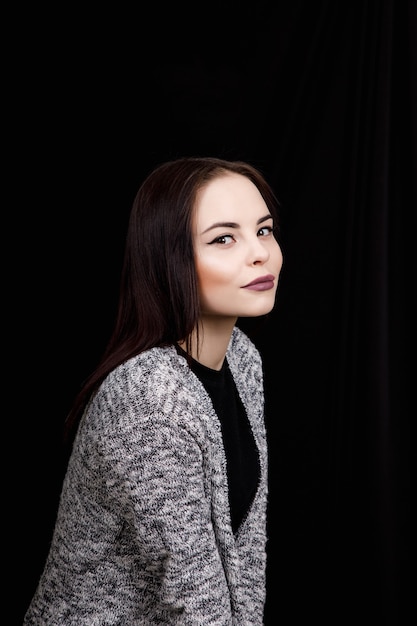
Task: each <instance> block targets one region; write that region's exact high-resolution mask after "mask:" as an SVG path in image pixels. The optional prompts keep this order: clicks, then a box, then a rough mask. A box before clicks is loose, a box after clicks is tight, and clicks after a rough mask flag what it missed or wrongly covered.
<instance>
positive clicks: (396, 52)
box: [3, 0, 417, 626]
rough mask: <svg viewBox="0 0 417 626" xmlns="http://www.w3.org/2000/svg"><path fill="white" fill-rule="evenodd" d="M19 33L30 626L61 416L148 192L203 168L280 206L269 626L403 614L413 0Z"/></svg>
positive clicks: (13, 404) (20, 419)
mask: <svg viewBox="0 0 417 626" xmlns="http://www.w3.org/2000/svg"><path fill="white" fill-rule="evenodd" d="M43 11H44V12H43ZM11 25H12V26H13V35H14V36H12V37H10V38H9V44H10V47H9V54H8V55H6V66H7V70H8V71H7V79H8V80H9V81H10V89H9V90H8V97H7V101H8V103H9V104H10V111H9V112H8V117H7V119H6V128H7V135H8V139H10V148H9V151H8V154H7V157H8V159H7V160H8V164H9V165H11V171H12V174H13V175H11V176H10V182H11V183H12V193H11V194H10V195H9V200H8V202H11V205H10V208H9V210H8V211H6V213H7V215H9V216H10V217H12V222H13V225H12V226H11V227H10V228H7V229H6V231H5V235H4V236H5V241H4V245H5V247H6V248H7V246H9V248H7V249H9V250H10V246H11V248H12V252H8V256H9V267H11V269H12V270H13V271H12V272H11V276H12V286H11V288H10V291H9V293H10V299H9V300H7V303H8V304H10V306H7V310H8V311H9V312H11V314H12V318H13V319H12V320H11V321H12V323H13V326H14V327H15V329H16V330H14V331H13V332H9V330H8V328H5V334H6V337H5V343H7V344H9V345H10V344H11V346H12V355H13V358H11V359H10V361H9V363H10V367H9V368H8V369H9V370H10V373H11V384H10V386H9V384H8V383H7V384H6V389H5V393H6V395H7V397H8V399H9V400H8V403H7V406H8V408H7V410H6V411H5V413H6V416H8V417H7V420H8V423H12V425H13V426H15V427H16V434H15V435H13V440H12V441H11V442H10V444H11V450H8V445H9V443H8V442H9V439H8V438H7V439H6V442H5V445H4V453H3V454H4V458H5V459H8V458H9V456H10V454H11V455H12V459H13V461H12V465H10V460H9V461H7V467H11V471H10V476H11V479H9V478H8V475H6V483H7V485H9V484H12V493H13V496H12V499H11V502H12V504H11V506H10V507H6V511H7V513H6V518H7V519H8V520H10V522H11V529H10V533H8V534H7V535H6V536H5V541H6V543H8V541H9V537H10V540H11V541H10V544H9V546H10V547H9V548H8V551H9V552H10V553H11V554H12V566H11V570H10V571H12V572H13V575H12V576H11V577H10V578H9V577H8V582H9V581H10V584H11V587H12V591H13V593H12V591H11V595H10V605H11V607H12V608H11V610H10V612H11V613H12V614H13V615H16V617H17V620H16V623H21V620H22V619H23V614H24V612H25V610H26V608H27V605H28V603H29V600H30V597H31V595H32V593H33V592H34V588H35V586H36V582H37V580H38V578H39V575H40V572H41V570H42V566H43V562H44V559H45V556H46V553H47V549H48V545H49V541H50V538H51V533H52V527H53V522H54V519H55V514H56V508H57V503H58V498H59V492H60V487H61V482H62V478H63V475H64V471H65V464H66V458H67V457H66V452H65V450H64V449H63V447H62V444H61V429H62V425H63V421H64V418H65V415H66V412H67V410H68V408H69V405H70V402H71V399H72V397H73V395H74V394H75V392H76V391H77V389H78V387H79V385H80V384H81V382H82V381H83V380H84V378H85V377H86V376H87V374H88V373H89V372H90V370H91V369H92V368H93V367H94V365H95V363H96V361H97V359H98V357H99V355H100V353H101V350H102V349H103V347H104V343H105V341H106V340H107V338H108V334H109V332H110V328H111V325H112V322H113V316H114V312H115V305H116V298H117V290H118V278H119V272H120V268H121V257H122V251H123V245H124V236H125V231H126V226H127V218H128V214H129V211H130V207H131V204H132V201H133V198H134V195H135V193H136V190H137V188H138V186H139V185H140V183H141V182H142V180H143V179H144V177H145V176H146V174H147V173H148V172H149V171H150V170H151V169H152V168H153V167H154V166H155V165H157V164H159V163H160V162H162V161H164V160H166V159H170V158H175V157H177V156H188V155H212V156H222V157H225V158H239V159H244V160H248V161H250V162H251V163H253V164H254V165H255V166H257V167H259V169H261V170H262V171H263V172H264V174H265V175H266V177H267V179H268V180H269V182H270V183H271V184H272V186H273V188H274V190H275V192H276V194H277V196H278V198H279V200H280V204H281V208H280V215H281V239H282V247H283V253H284V267H283V271H282V274H281V279H280V285H279V291H278V299H277V306H276V309H275V310H274V312H273V313H272V314H271V315H270V316H269V318H268V319H267V320H266V323H265V324H264V325H262V327H259V326H258V325H257V324H253V323H251V322H249V321H245V322H243V321H242V322H241V325H242V326H243V327H244V328H245V330H247V331H248V333H250V334H251V336H252V337H253V339H254V341H255V343H256V344H257V345H258V347H259V349H260V350H261V352H262V355H263V357H264V363H265V372H266V373H265V392H266V417H267V427H268V433H269V442H270V508H269V518H268V523H269V544H268V599H267V607H266V615H265V624H268V625H269V624H271V625H275V624H282V625H283V626H290V625H298V624H304V623H306V622H307V621H310V620H311V621H313V620H314V621H318V622H319V623H321V624H322V625H323V624H324V625H327V624H328V625H329V626H330V625H332V626H334V625H335V624H337V625H345V624H346V625H347V624H349V625H350V624H355V625H360V624H367V625H368V624H379V625H380V624H382V625H385V624H386V625H387V626H395V625H403V624H409V623H411V622H412V621H413V619H412V618H411V615H413V614H414V615H415V607H414V604H413V605H412V604H411V595H412V591H415V582H416V581H415V578H414V579H413V573H412V570H411V565H414V563H415V561H414V552H413V551H412V545H413V538H412V530H414V528H413V526H412V520H411V501H412V497H413V496H415V480H414V473H415V461H414V458H415V455H414V449H413V442H414V440H413V432H414V422H415V419H416V416H417V411H416V398H415V381H416V366H415V352H416V329H415V326H416V319H417V317H416V311H417V307H416V276H417V273H416V255H415V239H416V232H417V231H416V225H417V224H416V222H417V220H416V213H417V211H416V206H417V202H416V201H417V183H416V179H417V176H416V173H417V168H416V147H417V142H416V111H417V106H416V104H417V100H416V77H417V63H416V41H417V37H416V35H417V24H416V2H413V1H412V0H410V1H408V2H407V1H405V2H398V3H395V2H394V0H381V1H380V2H376V1H374V2H371V1H366V0H365V1H363V2H357V3H356V2H343V1H342V2H331V1H327V2H326V1H319V2H308V1H307V0H294V1H293V2H286V3H284V2H280V1H278V2H271V1H266V0H264V1H262V0H261V1H259V2H257V3H252V4H245V5H243V4H241V3H237V2H218V1H212V2H211V3H210V4H208V5H207V4H206V5H198V4H195V3H194V4H190V5H188V4H187V3H167V4H164V3H154V5H153V6H152V7H149V6H148V7H146V8H144V7H141V6H140V5H139V6H138V8H137V9H135V10H132V9H131V8H130V9H129V10H128V9H126V8H123V7H121V6H120V4H118V5H117V6H116V5H111V4H110V5H106V7H104V6H98V7H97V9H96V10H93V9H86V7H80V8H78V7H75V6H70V5H68V6H66V7H65V6H60V7H59V8H57V7H55V8H54V7H52V8H51V7H50V8H48V10H46V9H42V8H40V7H38V6H37V7H29V8H26V9H25V11H23V9H22V12H21V13H20V14H19V15H18V16H16V17H15V18H14V19H13V20H12V24H11ZM7 182H9V180H8V181H7ZM9 237H10V240H9V241H7V240H8V239H9ZM156 253H157V251H156ZM12 383H13V384H12ZM9 420H10V421H9ZM7 455H9V456H7ZM414 499H415V498H414ZM9 512H10V515H9V514H8V513H9ZM413 570H414V572H415V567H414V568H413ZM12 598H13V599H12ZM6 600H7V598H6ZM11 619H12V618H11ZM11 619H10V620H8V623H12V622H11Z"/></svg>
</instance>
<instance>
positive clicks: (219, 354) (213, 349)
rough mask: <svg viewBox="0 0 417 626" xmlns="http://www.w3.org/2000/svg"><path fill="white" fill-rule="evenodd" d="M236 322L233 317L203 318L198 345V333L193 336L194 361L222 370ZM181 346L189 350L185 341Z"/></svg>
mask: <svg viewBox="0 0 417 626" xmlns="http://www.w3.org/2000/svg"><path fill="white" fill-rule="evenodd" d="M236 321H237V318H232V317H225V318H220V317H218V316H210V315H208V316H203V317H202V318H201V321H200V326H199V331H198V345H197V333H196V332H193V333H192V336H191V356H192V357H193V359H195V360H196V361H198V362H199V363H201V364H202V365H205V366H206V367H210V368H211V369H214V370H220V369H221V367H222V365H223V362H224V358H225V356H226V351H227V348H228V346H229V342H230V337H231V335H232V331H233V328H234V326H235V324H236ZM179 345H180V346H181V348H182V349H183V350H186V349H187V348H186V342H185V341H184V342H181V343H179Z"/></svg>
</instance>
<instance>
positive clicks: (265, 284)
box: [242, 274, 274, 291]
mask: <svg viewBox="0 0 417 626" xmlns="http://www.w3.org/2000/svg"><path fill="white" fill-rule="evenodd" d="M273 286H274V276H273V275H272V274H267V275H266V276H260V277H259V278H255V280H252V282H250V283H248V284H247V285H244V286H243V287H242V289H251V290H252V291H267V290H268V289H272V288H273Z"/></svg>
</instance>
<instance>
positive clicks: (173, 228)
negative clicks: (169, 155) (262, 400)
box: [65, 157, 278, 440]
mask: <svg viewBox="0 0 417 626" xmlns="http://www.w3.org/2000/svg"><path fill="white" fill-rule="evenodd" d="M229 172H232V173H237V174H241V175H242V176H245V177H246V178H248V179H249V180H250V181H252V183H253V184H254V185H255V186H256V187H257V188H258V190H259V192H260V193H261V195H262V197H263V199H264V200H265V203H266V205H267V206H268V209H269V210H270V212H271V215H272V217H273V218H274V221H275V223H276V224H277V206H278V202H277V200H276V198H275V195H274V192H273V191H272V188H271V187H270V186H269V184H268V183H267V182H266V180H265V178H264V176H263V175H262V174H261V173H260V171H259V170H257V169H256V168H255V167H253V166H252V165H250V164H248V163H245V162H243V161H227V160H224V159H219V158H214V157H206V158H204V157H184V158H179V159H176V160H173V161H168V162H166V163H163V164H162V165H159V166H158V167H156V169H154V170H153V171H152V172H151V173H150V174H149V175H148V176H147V178H146V179H145V180H144V181H143V183H142V185H141V186H140V188H139V190H138V192H137V195H136V197H135V199H134V202H133V206H132V210H131V213H130V218H129V223H128V229H127V236H126V243H125V252H124V260H123V265H122V273H121V280H120V292H119V301H118V308H117V314H116V321H115V324H114V329H113V332H112V334H111V337H110V340H109V342H108V344H107V347H106V349H105V351H104V354H103V356H102V358H101V360H100V361H99V363H98V365H97V367H96V369H95V370H94V371H93V373H92V374H91V375H90V377H89V378H88V379H87V381H86V382H85V383H84V384H83V386H82V387H81V389H80V391H79V393H78V395H77V396H76V397H75V400H74V403H73V405H72V408H71V410H70V412H69V414H68V417H67V420H66V427H65V437H66V440H68V439H69V438H71V436H72V434H73V432H74V427H75V425H76V423H77V422H78V420H79V418H80V417H81V415H82V413H83V411H84V409H85V407H86V405H87V403H88V400H89V398H90V397H91V395H92V394H93V393H94V392H95V391H96V390H97V388H98V386H99V385H100V383H101V382H102V381H103V380H104V378H105V377H106V376H107V375H108V374H109V372H110V371H111V370H113V369H114V368H115V367H117V366H118V365H120V364H121V363H123V362H124V361H126V360H127V359H129V358H131V357H133V356H135V355H137V354H139V353H140V352H143V351H144V350H147V349H149V348H153V347H155V346H167V345H173V344H175V343H176V342H178V341H186V342H187V340H188V339H189V337H190V335H191V333H192V331H193V330H194V329H198V322H199V318H200V303H199V298H198V285H197V274H196V269H195V262H194V248H193V230H192V219H193V213H194V205H195V201H196V195H197V193H198V191H199V190H200V189H201V188H202V187H204V186H205V185H206V184H207V183H208V182H209V181H211V180H213V179H214V178H218V177H221V176H224V175H226V174H227V173H229Z"/></svg>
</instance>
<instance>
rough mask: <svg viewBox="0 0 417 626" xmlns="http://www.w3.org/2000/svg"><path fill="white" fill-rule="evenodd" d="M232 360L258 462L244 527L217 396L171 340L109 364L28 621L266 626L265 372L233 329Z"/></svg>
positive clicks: (59, 625) (54, 625)
mask: <svg viewBox="0 0 417 626" xmlns="http://www.w3.org/2000/svg"><path fill="white" fill-rule="evenodd" d="M227 360H228V363H229V367H230V371H231V372H232V375H233V378H234V380H235V383H236V387H237V390H238V392H239V395H240V397H241V400H242V402H243V405H244V407H245V410H246V412H247V414H248V417H249V421H250V424H251V428H252V430H253V434H254V438H255V441H256V445H257V449H258V453H259V461H260V480H259V485H258V489H257V493H256V496H255V498H254V500H253V502H252V505H251V507H250V509H249V511H248V513H247V515H246V517H245V519H244V520H243V521H242V523H241V525H240V528H239V529H238V531H237V533H236V534H233V531H232V526H231V519H230V509H229V498H228V484H227V470H226V456H225V451H224V446H223V442H222V434H221V428H220V422H219V419H218V417H217V415H216V413H215V411H214V408H213V405H212V402H211V400H210V398H209V396H208V394H207V392H206V390H205V388H204V386H203V385H202V383H201V382H200V380H199V379H198V378H197V376H196V375H195V374H194V373H193V372H192V371H191V369H190V368H189V366H188V364H187V362H186V360H185V359H184V358H183V357H182V356H180V355H179V354H178V353H177V351H176V350H175V348H174V347H167V348H153V349H150V350H148V351H146V352H144V353H142V354H140V355H138V356H136V357H134V358H132V359H129V360H128V361H126V362H125V363H123V364H122V365H120V366H119V367H117V368H116V369H115V370H113V372H111V373H110V374H109V375H108V376H107V378H106V379H105V380H104V381H103V383H102V384H101V386H100V388H99V390H98V392H97V393H96V394H95V396H94V398H93V399H92V400H91V402H90V404H89V406H88V408H87V410H86V412H85V414H84V416H83V418H82V420H81V422H80V426H79V429H78V432H77V436H76V439H75V441H74V445H73V450H72V453H71V457H70V460H69V463H68V468H67V472H66V475H65V479H64V482H63V487H62V492H61V497H60V504H59V510H58V514H57V520H56V525H55V529H54V533H53V537H52V542H51V546H50V551H49V554H48V557H47V560H46V563H45V567H44V570H43V573H42V575H41V578H40V581H39V584H38V587H37V589H36V591H35V594H34V596H33V598H32V602H31V604H30V606H29V608H28V610H27V612H26V616H25V619H24V626H115V625H120V626H122V625H123V626H134V625H135V626H136V625H137V626H151V625H154V624H160V625H169V626H176V625H178V626H180V625H181V626H191V625H192V626H200V625H201V626H261V625H262V624H263V613H264V603H265V593H266V587H265V570H266V541H267V537H266V507H267V471H268V470H267V443H266V432H265V423H264V396H263V372H262V362H261V358H260V355H259V352H258V350H257V349H256V347H255V346H254V344H253V343H252V342H251V340H250V339H249V338H248V337H247V336H246V335H245V334H244V333H243V332H242V331H241V330H240V329H239V328H237V327H236V328H235V329H234V331H233V334H232V337H231V340H230V343H229V347H228V351H227Z"/></svg>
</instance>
